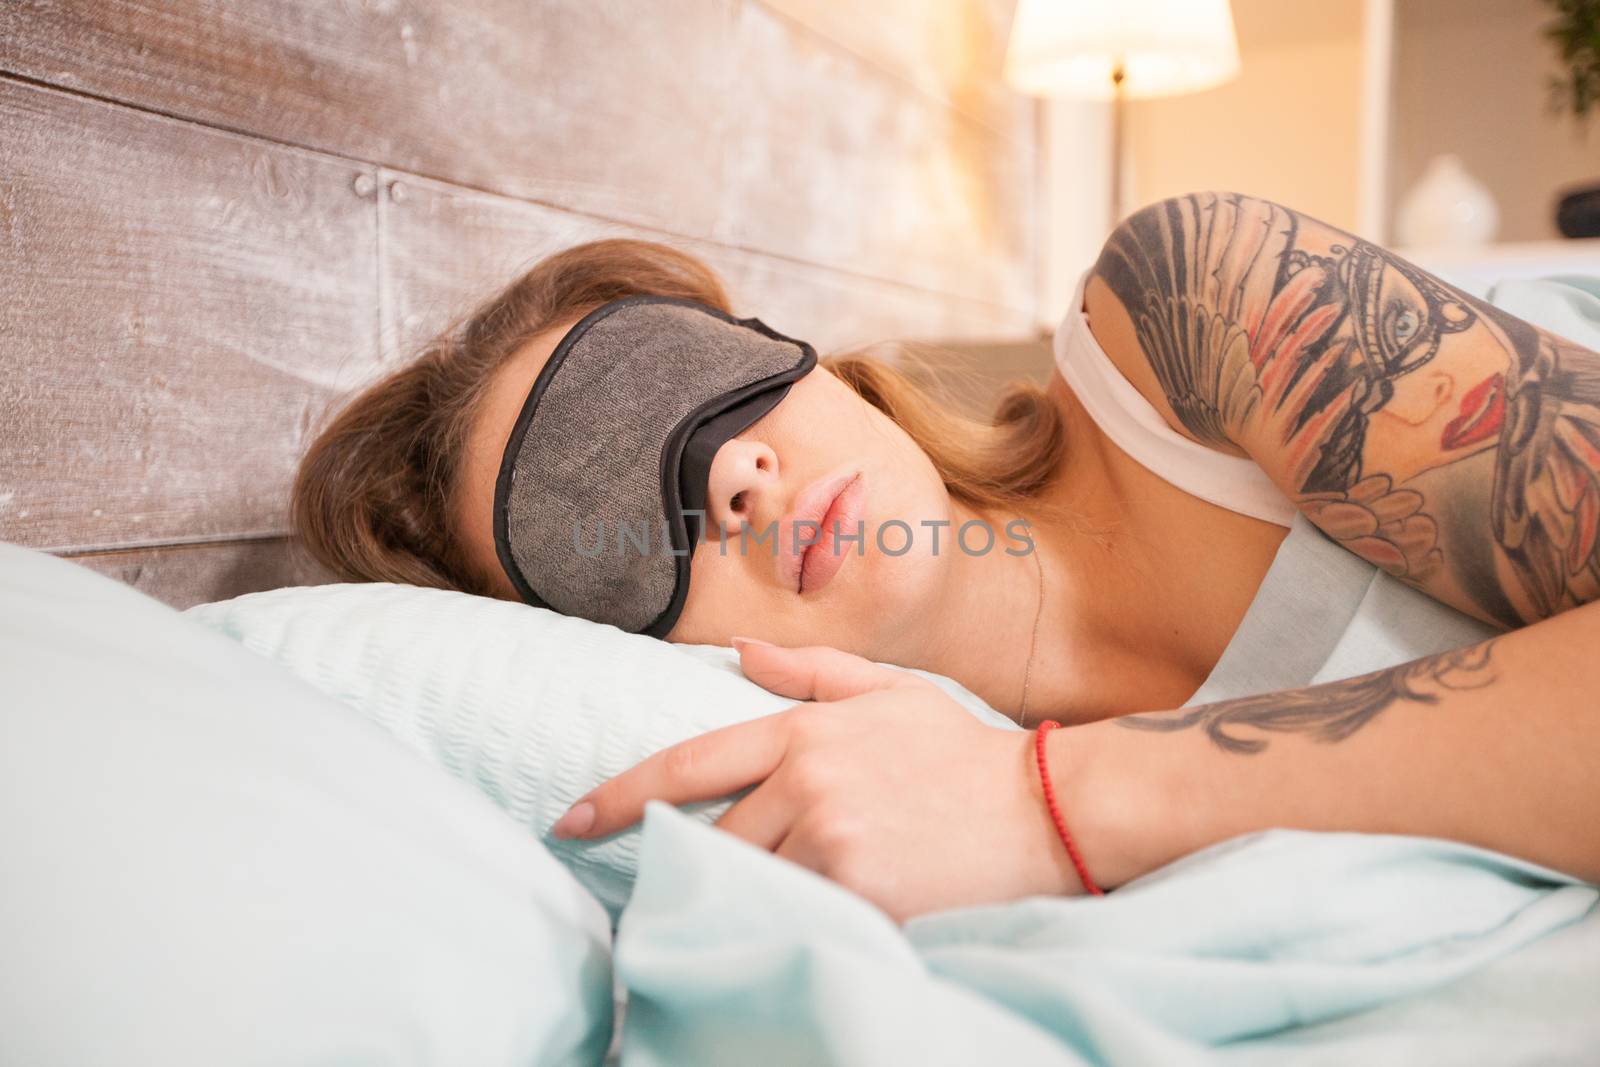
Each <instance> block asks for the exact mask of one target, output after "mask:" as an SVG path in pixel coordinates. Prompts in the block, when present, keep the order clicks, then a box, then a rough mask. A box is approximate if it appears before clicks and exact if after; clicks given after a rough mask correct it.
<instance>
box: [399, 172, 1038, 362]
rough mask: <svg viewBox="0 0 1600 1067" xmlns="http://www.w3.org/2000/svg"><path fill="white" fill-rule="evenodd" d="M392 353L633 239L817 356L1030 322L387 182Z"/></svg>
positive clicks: (991, 334) (509, 203)
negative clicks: (478, 307)
mask: <svg viewBox="0 0 1600 1067" xmlns="http://www.w3.org/2000/svg"><path fill="white" fill-rule="evenodd" d="M381 181H382V187H383V195H384V197H385V199H384V202H383V205H382V209H381V212H380V217H381V219H382V231H383V237H382V242H381V244H382V248H383V260H382V264H381V273H380V276H381V278H382V292H383V297H382V306H383V308H384V333H383V336H384V349H385V351H386V352H387V353H389V358H390V359H401V358H405V357H406V355H407V354H408V353H410V352H413V351H415V349H416V348H417V346H418V345H419V344H420V343H422V342H424V341H425V340H427V339H428V338H429V337H431V336H432V335H433V334H434V333H436V332H437V331H438V330H439V329H441V328H442V327H444V326H445V325H446V324H448V323H449V322H450V321H451V320H452V319H454V318H456V317H457V316H458V315H459V314H461V313H463V312H465V311H466V310H467V309H469V308H470V307H471V306H472V305H473V304H474V303H476V302H477V301H478V300H479V299H481V298H483V297H485V296H488V295H490V294H491V293H493V292H494V291H495V290H498V289H499V288H501V287H502V286H504V285H505V284H506V283H508V282H510V281H511V280H512V279H513V278H514V277H515V276H516V274H518V273H519V272H520V271H522V270H524V269H526V268H527V267H529V266H531V265H533V264H534V263H535V262H537V261H538V260H539V259H542V258H543V257H545V256H547V255H550V254H551V253H553V252H556V251H559V250H560V249H562V248H566V247H568V246H570V245H574V244H578V243H580V242H582V241H592V240H598V239H600V238H603V237H636V238H642V239H645V240H658V241H665V242H666V243H669V244H672V245H674V246H675V247H678V248H682V249H683V250H685V251H687V252H690V253H693V254H695V255H698V256H700V257H701V258H702V259H704V260H705V261H706V262H707V263H708V264H710V266H711V267H712V268H713V269H715V270H716V271H717V272H718V273H719V274H721V275H722V277H723V279H724V281H725V282H726V284H727V286H728V290H729V295H730V297H731V298H732V299H733V302H734V306H735V310H736V311H737V312H738V313H739V314H741V315H757V316H759V317H760V318H761V319H762V320H763V321H765V322H766V323H767V324H768V325H770V326H772V327H773V328H774V329H778V330H781V331H783V332H786V333H791V334H793V335H794V336H797V337H801V338H804V339H805V340H807V341H810V342H811V343H812V344H813V345H815V346H816V347H817V350H818V351H819V352H821V353H827V352H829V351H837V350H839V349H843V348H847V347H854V346H857V345H864V344H871V343H875V342H879V341H885V340H891V339H939V340H960V339H986V340H987V339H994V338H1000V337H1023V336H1026V335H1027V333H1028V327H1029V320H1028V316H1027V315H1025V314H1024V313H1022V312H1018V311H1014V310H1012V309H1010V308H1006V307H1001V306H996V305H992V304H988V303H985V302H983V301H978V300H970V299H965V300H964V299H959V298H950V297H943V296H939V295H937V294H933V293H928V292H926V291H923V290H919V289H915V288H912V287H908V286H903V285H897V284H894V283H891V282H884V281H879V280H876V279H872V278H865V277H860V276H855V275H847V274H841V273H839V272H837V271H830V270H825V269H821V268H818V267H813V266H810V265H808V264H804V263H796V262H793V261H788V260H782V259H777V258H774V257H771V256H764V255H759V254H756V253H751V252H742V251H738V250H735V249H728V248H726V247H723V246H719V245H715V244H712V243H710V242H704V241H691V240H687V239H683V238H673V237H663V235H661V234H658V233H655V232H653V231H648V230H643V229H640V228H638V227H634V226H628V225H624V224H621V223H611V222H604V221H600V220H596V219H591V218H589V217H587V216H583V215H574V214H572V213H570V212H564V211H556V210H553V209H551V208H546V207H541V206H539V205H536V204H529V203H526V202H523V201H518V200H513V199H510V198H507V197H501V196H494V195H491V194H486V193H480V192H476V191H473V190H467V189H461V188H459V187H457V186H452V185H448V184H444V183H441V182H434V181H428V180H426V179H419V178H415V177H412V176H409V175H400V174H395V173H393V172H383V173H382V175H381Z"/></svg>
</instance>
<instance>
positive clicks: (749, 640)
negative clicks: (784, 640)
mask: <svg viewBox="0 0 1600 1067" xmlns="http://www.w3.org/2000/svg"><path fill="white" fill-rule="evenodd" d="M728 640H729V641H732V642H733V647H734V648H743V647H744V646H745V645H766V646H767V647H768V648H776V647H777V646H776V645H774V644H773V643H772V642H771V641H763V640H761V638H759V637H730V638H728Z"/></svg>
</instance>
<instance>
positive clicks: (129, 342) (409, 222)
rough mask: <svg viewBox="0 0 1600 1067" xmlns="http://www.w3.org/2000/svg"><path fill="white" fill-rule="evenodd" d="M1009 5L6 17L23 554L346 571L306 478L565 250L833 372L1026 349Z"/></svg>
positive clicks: (111, 4) (282, 573) (234, 6)
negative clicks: (752, 326) (293, 511)
mask: <svg viewBox="0 0 1600 1067" xmlns="http://www.w3.org/2000/svg"><path fill="white" fill-rule="evenodd" d="M1012 6H1013V0H896V2H886V3H881V4H870V5H862V4H858V3H856V2H854V0H683V2H676V3H671V4H663V3H644V2H633V0H452V2H445V0H9V2H7V3H4V4H0V293H3V299H0V369H3V371H4V373H3V375H0V540H6V541H13V542H18V543H21V544H24V545H29V546H33V547H37V548H41V549H45V550H47V551H50V552H53V553H58V554H61V555H65V556H69V557H72V558H74V559H77V560H79V561H81V562H83V563H85V564H87V565H89V566H92V567H94V568H96V569H98V570H102V571H105V572H107V573H110V574H113V575H115V576H117V577H119V578H121V579H122V580H124V581H127V582H129V583H131V584H133V585H134V586H136V587H139V588H141V589H144V590H146V591H147V592H149V593H151V594H152V595H154V596H157V597H159V598H161V599H163V600H165V601H167V602H169V603H171V604H174V605H177V606H187V605H189V604H193V603H198V602H201V601H206V600H215V599H220V598H223V597H228V596H234V595H237V594H239V593H243V592H248V591H253V590H258V589H268V588H274V587H276V586H280V585H285V584H296V583H304V582H312V581H324V580H327V577H326V576H325V575H323V574H321V573H320V572H319V571H318V569H317V568H316V567H314V566H313V565H311V564H310V563H309V561H308V560H306V559H305V558H303V556H302V554H301V553H300V552H299V551H298V550H297V549H296V548H295V546H294V545H293V544H291V540H290V538H289V537H288V536H287V535H288V533H289V530H288V525H287V521H286V511H287V494H288V488H289V485H290V480H291V478H292V475H293V471H294V467H295V464H296V461H297V459H298V457H299V455H300V454H301V452H302V450H303V448H304V446H305V445H306V444H307V443H308V441H309V439H310V437H311V436H312V435H313V434H314V433H315V431H316V429H317V427H318V426H319V425H321V423H322V420H324V419H325V418H326V417H327V415H328V414H329V413H330V411H331V410H332V409H333V408H335V407H337V404H338V401H339V399H340V397H342V396H345V395H347V394H348V392H349V391H350V390H351V389H352V388H354V387H356V386H357V385H360V384H362V383H364V382H366V381H370V380H371V379H372V378H373V377H375V376H377V375H380V374H382V373H384V372H385V371H387V370H389V369H391V368H393V367H394V366H396V365H397V363H398V362H399V361H402V360H404V359H405V358H407V356H408V354H409V353H410V352H412V351H414V346H415V345H416V344H417V342H419V341H420V340H421V339H423V338H424V337H425V336H426V335H428V334H429V333H431V332H433V331H435V330H437V329H438V328H439V327H440V326H441V325H442V324H443V323H444V322H445V321H446V320H447V319H448V318H449V317H450V316H451V315H452V314H453V313H455V312H457V311H459V310H461V309H462V308H463V306H464V305H465V304H466V303H468V302H470V301H473V300H475V299H476V298H477V297H479V296H481V295H483V294H484V293H486V292H487V291H489V290H491V289H493V288H497V287H498V286H499V285H501V284H504V283H505V282H506V281H509V280H510V278H511V277H512V276H513V274H514V273H515V272H516V271H517V270H518V269H519V268H520V267H523V266H526V265H528V264H530V263H532V262H533V261H535V260H537V259H538V258H540V257H542V256H544V255H547V254H549V253H550V252H552V251H555V250H557V249H560V248H563V247H566V246H568V245H571V244H574V243H577V242H580V241H585V240H590V239H593V238H596V237H599V236H609V235H618V234H626V235H632V236H640V237H646V238H650V239H654V240H660V241H667V242H670V243H674V244H676V245H679V246H681V247H683V248H686V249H689V250H691V251H693V252H696V253H698V254H699V255H701V256H702V257H704V258H705V259H706V260H707V261H708V262H710V263H711V264H712V265H713V266H714V267H715V268H717V269H718V270H719V271H721V272H722V274H723V276H724V277H725V278H726V279H727V281H728V283H729V287H730V290H731V291H732V293H733V294H734V298H735V302H736V306H737V308H738V310H739V312H740V313H741V314H759V315H761V317H762V318H763V319H765V320H766V321H767V322H769V323H770V324H771V325H773V326H774V327H776V328H778V329H780V330H784V331H786V332H790V333H793V334H795V335H797V336H801V337H805V338H807V339H808V340H811V341H812V342H813V343H814V344H815V345H816V346H817V347H818V349H819V351H824V352H826V351H829V350H834V349H838V348H843V347H847V346H853V345H857V344H863V343H868V342H873V341H878V340H884V339H890V338H898V339H908V340H929V341H935V342H939V343H944V344H960V343H962V342H968V341H973V342H977V341H985V342H986V341H1014V340H1019V339H1024V338H1027V337H1029V336H1031V335H1032V333H1033V324H1034V321H1035V309H1036V307H1037V292H1036V267H1035V261H1036V251H1037V250H1036V248H1035V244H1036V238H1035V236H1034V232H1033V226H1032V219H1033V217H1034V202H1035V197H1036V182H1035V139H1034V131H1035V129H1036V122H1035V114H1034V105H1033V104H1032V102H1031V101H1029V100H1027V99H1025V98H1022V97H1019V96H1016V95H1014V94H1012V93H1010V92H1009V91H1007V90H1006V89H1005V88H1004V87H1003V86H1002V85H1001V83H1000V79H999V73H998V72H999V65H1000V59H1001V56H1002V54H1003V51H1004V46H1005V39H1006V33H1007V31H1008V29H1009V22H1010V16H1011V9H1012Z"/></svg>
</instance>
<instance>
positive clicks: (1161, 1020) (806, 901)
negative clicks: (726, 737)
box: [615, 801, 1600, 1067]
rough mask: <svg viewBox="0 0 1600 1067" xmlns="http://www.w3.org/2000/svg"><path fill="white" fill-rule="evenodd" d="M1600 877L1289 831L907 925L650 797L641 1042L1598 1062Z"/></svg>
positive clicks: (875, 1052)
mask: <svg viewBox="0 0 1600 1067" xmlns="http://www.w3.org/2000/svg"><path fill="white" fill-rule="evenodd" d="M1597 896H1600V891H1597V890H1596V889H1595V888H1594V887H1592V886H1586V885H1583V884H1581V883H1577V882H1575V881H1574V880H1572V879H1570V878H1567V877H1565V876H1563V875H1561V874H1558V873H1556V872H1553V871H1550V870H1547V869H1544V868H1541V867H1538V866H1535V865H1532V864H1527V863H1522V862H1520V861H1517V860H1513V859H1511V858H1509V857H1506V856H1502V855H1499V854H1497V853H1492V852H1487V851H1484V850H1481V849H1475V848H1469V847H1466V846H1461V845H1456V844H1452V843H1448V842H1444V841H1435V840H1430V839H1423V838H1411V837H1394V836H1384V835H1367V834H1312V833H1299V832H1293V831H1285V830H1274V831H1269V832H1266V833H1261V834H1254V835H1249V836H1246V837H1239V838H1235V839H1233V840H1231V841H1227V842H1223V843H1221V844H1218V845H1216V846H1213V847H1212V848H1209V849H1206V850H1204V851H1201V852H1198V853H1195V854H1193V855H1191V856H1188V857H1186V858H1184V859H1183V860H1180V861H1179V862H1177V863H1174V864H1170V865H1168V866H1167V867H1164V868H1162V869H1161V870H1159V871H1156V872H1154V873H1152V874H1150V875H1148V876H1146V877H1144V878H1142V879H1138V880H1136V881H1134V882H1131V883H1128V884H1127V885H1125V886H1123V887H1121V888H1119V889H1117V890H1116V891H1115V892H1113V893H1110V894H1108V895H1107V896H1105V897H1102V898H1066V897H1033V898H1029V899H1026V900H1021V901H1016V902H1013V903H1010V904H1005V905H996V906H983V907H974V908H959V909H951V910H947V911H941V912H937V913H933V914H930V915H925V916H921V917H919V918H916V919H913V920H911V921H910V922H909V923H907V924H906V925H905V926H904V927H899V926H897V925H896V924H895V923H894V922H893V921H892V920H891V919H889V918H888V916H887V915H885V914H884V913H883V912H881V911H879V910H878V909H877V908H875V907H874V906H872V905H871V904H869V903H868V902H867V901H865V900H864V899H863V898H861V897H858V896H856V895H855V894H853V893H850V892H849V891H847V890H845V889H843V888H841V887H839V886H837V885H835V884H834V883H832V882H829V881H827V880H826V879H824V878H822V877H821V876H819V875H816V874H813V873H812V872H811V871H809V870H806V869H805V868H803V867H800V866H798V865H796V864H793V863H790V862H788V861H787V860H783V859H779V858H777V857H776V856H774V855H772V854H771V853H768V852H765V851H763V850H760V849H757V848H755V847H753V846H751V845H749V844H747V843H745V842H744V841H741V840H739V839H738V838H735V837H733V836H731V835H729V834H726V833H723V832H721V831H719V830H717V829H714V828H712V827H708V826H706V825H705V824H704V823H703V822H700V821H698V820H696V819H693V818H691V817H689V816H687V815H684V814H683V813H681V812H679V811H678V810H677V809H675V808H673V807H671V806H670V805H668V804H664V803H662V802H660V801H651V802H650V803H649V805H648V807H647V810H646V814H645V820H644V834H643V840H642V844H641V849H640V869H639V879H638V882H637V883H636V885H635V887H634V892H633V897H632V899H631V901H630V902H629V904H628V907H627V909H626V910H625V911H624V912H623V915H622V922H621V925H620V927H619V928H618V931H617V939H616V946H615V961H616V969H617V975H618V977H619V979H620V980H621V982H622V984H623V985H625V986H626V988H627V991H628V1003H627V1005H626V1009H625V1013H624V1018H623V1031H622V1042H621V1052H622V1056H621V1062H622V1063H623V1064H624V1065H634V1064H688V1063H693V1064H700V1065H705V1067H712V1065H716V1064H730V1065H732V1064H739V1065H747V1064H754V1063H759V1064H761V1065H762V1067H779V1065H782V1064H820V1063H830V1064H861V1065H873V1067H877V1065H881V1064H891V1063H895V1064H897V1063H908V1064H910V1063H914V1064H919V1065H929V1064H952V1065H953V1064H976V1063H1028V1064H1051V1065H1054V1064H1060V1065H1069V1064H1070V1065H1079V1064H1162V1065H1171V1067H1180V1065H1184V1064H1199V1063H1205V1064H1212V1063H1250V1064H1253V1063H1273V1064H1277V1063H1284V1062H1288V1061H1289V1057H1290V1053H1291V1052H1292V1053H1293V1062H1296V1063H1316V1062H1325V1063H1341V1064H1343V1063H1352V1062H1358V1061H1359V1062H1362V1063H1366V1064H1373V1063H1380V1064H1381V1063H1395V1064H1411V1063H1421V1062H1426V1063H1428V1064H1430V1065H1436V1064H1445V1063H1461V1064H1484V1063H1511V1062H1516V1063H1540V1064H1551V1063H1574V1064H1579V1063H1583V1064H1590V1063H1594V1062H1596V1058H1597V1057H1600V909H1597V908H1596V907H1595V901H1596V898H1597ZM1517 950H1520V951H1517ZM1508 954H1510V955H1508ZM1464 975H1471V977H1472V978H1473V979H1475V981H1460V980H1459V979H1462V976H1464ZM1401 998H1406V999H1401ZM1379 1005H1387V1007H1386V1008H1384V1009H1383V1010H1382V1011H1370V1010H1368V1009H1372V1008H1374V1007H1377V1006H1379ZM1353 1013H1360V1014H1353Z"/></svg>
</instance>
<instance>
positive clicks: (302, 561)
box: [68, 537, 334, 611]
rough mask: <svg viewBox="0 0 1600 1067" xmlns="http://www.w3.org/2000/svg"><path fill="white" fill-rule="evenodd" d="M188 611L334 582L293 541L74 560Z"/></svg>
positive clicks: (143, 550)
mask: <svg viewBox="0 0 1600 1067" xmlns="http://www.w3.org/2000/svg"><path fill="white" fill-rule="evenodd" d="M68 558H69V559H71V560H72V562H74V563H79V564H82V565H83V566H85V567H88V568H90V569H91V570H95V571H99V572H100V573H101V574H105V575H108V576H110V577H112V578H115V579H117V580H118V581H120V582H124V583H126V584H128V585H131V586H133V587H134V588H135V589H138V590H139V591H140V592H143V593H148V594H149V595H150V596H153V597H155V598H156V599H157V600H160V601H162V602H163V603H166V604H170V605H171V606H172V607H175V608H177V609H178V610H180V611H182V610H183V609H184V608H190V607H193V606H194V605H196V604H209V603H211V602H212V601H214V600H227V599H229V598H231V597H236V596H243V595H244V594H246V593H259V592H264V591H265V590H268V589H278V588H281V587H283V586H287V585H322V584H325V583H327V582H331V581H334V578H333V577H332V576H331V575H329V574H328V573H327V572H326V571H325V570H323V569H322V568H321V567H320V566H318V564H317V563H316V562H315V561H313V560H312V559H310V557H309V556H307V555H306V553H305V551H304V550H303V549H301V548H300V547H298V545H296V544H295V543H294V542H293V541H291V540H290V539H288V538H283V537H276V538H266V539H260V540H256V539H251V540H243V541H214V542H211V543H209V544H194V545H169V546H166V547H163V548H136V549H129V550H126V551H118V552H97V553H93V554H90V555H81V556H69V557H68Z"/></svg>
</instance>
